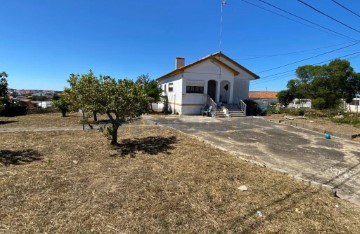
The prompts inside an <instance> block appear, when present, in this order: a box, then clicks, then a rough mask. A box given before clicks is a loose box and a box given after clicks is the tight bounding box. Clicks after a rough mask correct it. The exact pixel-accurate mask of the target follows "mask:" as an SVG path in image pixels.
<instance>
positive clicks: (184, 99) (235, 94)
mask: <svg viewBox="0 0 360 234" xmlns="http://www.w3.org/2000/svg"><path fill="white" fill-rule="evenodd" d="M225 61H226V60H225ZM223 62H224V61H223ZM231 65H232V66H233V64H231ZM229 66H230V65H229ZM236 69H237V70H239V69H238V68H236ZM250 79H252V77H251V76H250V75H249V74H248V73H246V72H245V71H241V72H240V74H239V75H238V76H236V77H235V75H234V73H233V71H231V70H229V69H226V68H224V67H222V66H220V65H219V64H218V63H216V62H213V61H211V60H205V61H203V62H201V63H199V64H196V65H194V66H191V67H189V68H187V69H186V70H185V71H184V73H183V74H179V75H176V76H174V77H170V78H167V79H165V80H162V81H160V82H159V84H160V85H164V84H166V85H167V89H168V85H169V83H171V82H173V84H174V92H172V93H169V92H167V96H168V99H169V106H170V108H171V110H173V109H174V108H175V112H177V113H179V114H186V115H189V114H200V110H201V108H202V107H203V106H204V105H205V104H206V98H207V88H208V87H207V85H208V81H209V80H215V81H216V82H217V90H216V93H217V97H216V100H214V101H216V102H219V98H220V92H221V89H220V88H221V87H220V84H221V81H223V80H226V81H228V82H229V86H230V87H229V88H230V92H229V103H238V102H239V100H240V99H246V98H247V97H248V94H249V80H250ZM187 81H196V82H199V83H201V82H203V85H204V93H203V94H197V93H186V84H187ZM162 87H163V86H162ZM174 96H175V97H174ZM174 98H175V99H174ZM174 103H175V105H174Z"/></svg>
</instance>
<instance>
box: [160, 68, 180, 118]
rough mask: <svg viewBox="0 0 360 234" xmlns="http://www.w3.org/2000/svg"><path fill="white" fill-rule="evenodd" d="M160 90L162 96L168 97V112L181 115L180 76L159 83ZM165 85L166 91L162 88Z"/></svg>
mask: <svg viewBox="0 0 360 234" xmlns="http://www.w3.org/2000/svg"><path fill="white" fill-rule="evenodd" d="M170 83H172V84H173V91H172V92H170V91H169V84H170ZM159 85H161V88H162V89H163V94H165V95H166V96H167V97H168V102H169V103H168V104H169V111H170V112H172V113H174V114H176V113H179V114H181V104H182V75H181V74H178V75H175V76H173V77H169V78H167V79H165V80H162V81H160V82H159ZM165 85H166V90H164V86H165Z"/></svg>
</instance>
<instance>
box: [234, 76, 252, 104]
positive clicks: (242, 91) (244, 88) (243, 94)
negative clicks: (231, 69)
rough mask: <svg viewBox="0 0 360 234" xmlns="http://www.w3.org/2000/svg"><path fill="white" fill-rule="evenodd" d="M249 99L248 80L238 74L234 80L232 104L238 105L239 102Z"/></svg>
mask: <svg viewBox="0 0 360 234" xmlns="http://www.w3.org/2000/svg"><path fill="white" fill-rule="evenodd" d="M247 98H249V79H247V78H244V77H241V75H240V74H239V75H238V76H236V77H235V79H234V95H233V102H234V103H239V102H240V100H244V99H247Z"/></svg>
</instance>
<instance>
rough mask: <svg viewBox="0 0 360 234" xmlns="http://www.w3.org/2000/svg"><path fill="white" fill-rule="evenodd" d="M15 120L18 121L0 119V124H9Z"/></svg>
mask: <svg viewBox="0 0 360 234" xmlns="http://www.w3.org/2000/svg"><path fill="white" fill-rule="evenodd" d="M16 122H19V121H12V120H11V121H0V125H3V124H9V123H16Z"/></svg>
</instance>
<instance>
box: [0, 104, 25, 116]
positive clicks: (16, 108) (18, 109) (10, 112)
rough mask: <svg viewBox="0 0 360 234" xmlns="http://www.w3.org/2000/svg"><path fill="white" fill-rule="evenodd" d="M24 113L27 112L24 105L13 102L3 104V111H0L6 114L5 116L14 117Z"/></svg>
mask: <svg viewBox="0 0 360 234" xmlns="http://www.w3.org/2000/svg"><path fill="white" fill-rule="evenodd" d="M26 114H27V107H26V106H20V105H15V104H13V103H7V104H6V105H5V109H4V111H3V112H1V115H2V116H7V117H14V116H18V115H26Z"/></svg>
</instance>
